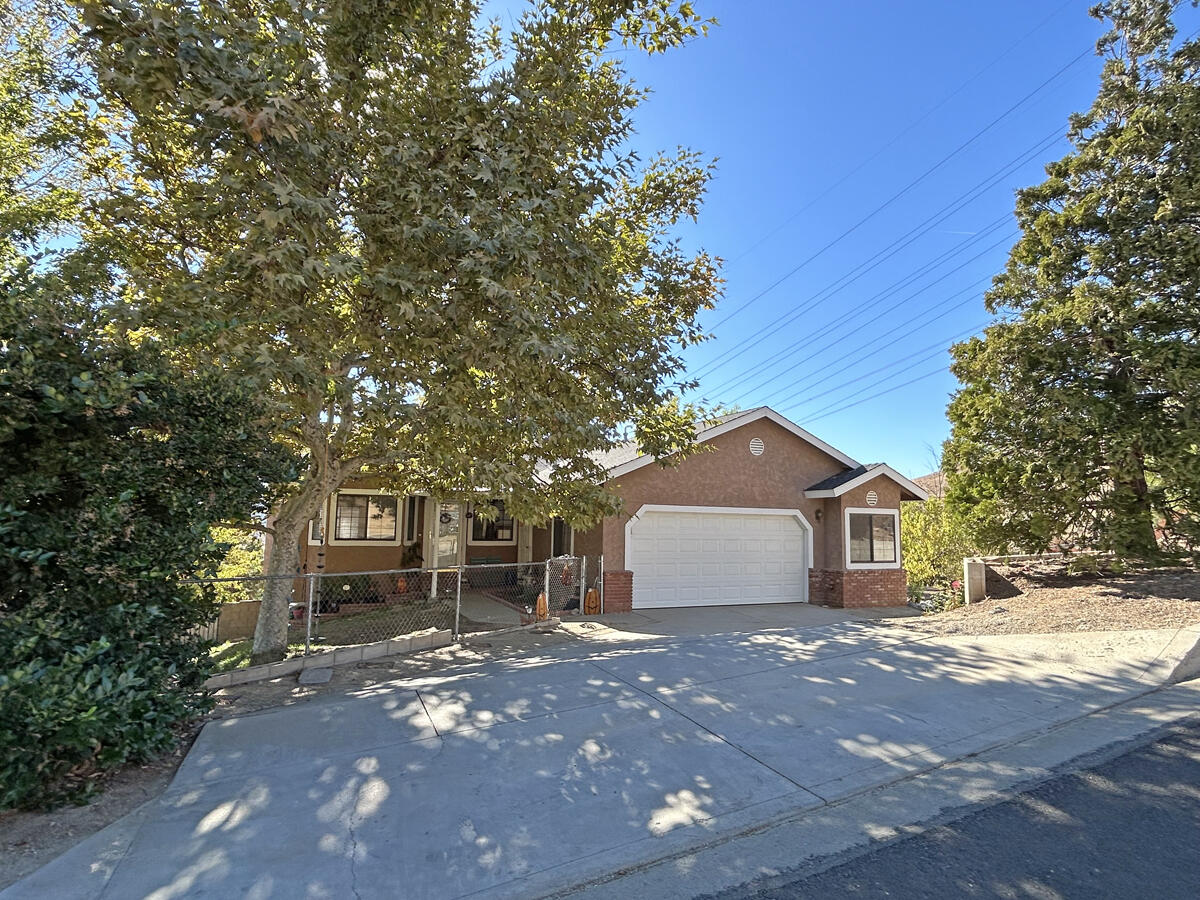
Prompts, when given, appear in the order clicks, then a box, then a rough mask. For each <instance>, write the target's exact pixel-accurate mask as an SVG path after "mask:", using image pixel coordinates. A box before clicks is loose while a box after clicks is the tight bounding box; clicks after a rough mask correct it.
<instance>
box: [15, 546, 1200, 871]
mask: <svg viewBox="0 0 1200 900" xmlns="http://www.w3.org/2000/svg"><path fill="white" fill-rule="evenodd" d="M988 595H989V599H988V600H987V601H985V602H983V603H979V604H974V605H972V606H969V607H961V608H959V609H954V610H950V611H948V612H942V613H936V614H931V615H925V616H914V617H897V618H889V624H892V625H896V626H901V627H914V628H918V629H920V630H923V631H927V632H933V633H935V634H946V635H977V634H978V635H985V634H1039V633H1040V634H1045V633H1053V632H1074V631H1125V630H1134V629H1150V628H1175V627H1181V626H1184V625H1189V624H1191V623H1193V622H1196V621H1200V572H1197V571H1195V570H1189V569H1176V570H1170V571H1162V570H1159V571H1154V572H1130V573H1126V574H1119V575H1117V574H1112V575H1103V574H1101V575H1092V576H1076V575H1069V574H1067V573H1066V572H1065V571H1064V570H1063V568H1062V566H1061V565H1059V564H1047V563H1025V564H1019V565H1014V566H1008V567H997V568H995V569H993V570H991V571H989V574H988ZM577 640H579V638H577V637H575V636H573V635H571V634H570V633H569V632H565V631H563V630H561V629H560V630H557V631H554V632H551V633H548V634H537V633H535V632H518V633H510V634H505V635H480V636H475V637H473V638H472V639H471V640H469V641H468V643H467V644H466V645H465V646H454V645H452V646H450V647H444V648H442V649H440V650H436V651H431V652H426V653H421V654H416V655H413V656H408V657H396V658H393V659H389V660H380V661H379V662H372V663H364V664H361V665H359V666H356V667H340V668H337V669H335V670H334V674H333V679H332V681H331V682H330V683H329V684H326V685H319V686H316V687H304V686H300V685H297V684H296V680H295V678H283V679H278V680H276V681H264V682H258V683H256V684H246V685H239V686H237V687H235V688H230V689H228V690H224V691H219V692H218V693H217V695H216V707H215V708H214V710H213V712H212V713H211V714H210V716H209V718H221V717H224V716H230V715H244V714H246V713H250V712H254V711H256V710H261V709H268V708H271V707H276V706H287V705H290V704H293V703H302V702H304V701H305V700H307V699H310V698H311V697H314V696H317V695H318V694H323V693H330V692H340V691H345V690H352V689H354V688H358V687H367V686H370V685H372V684H376V683H379V682H384V681H390V680H392V679H395V678H399V677H404V676H410V675H416V674H421V673H425V672H432V671H437V670H438V669H441V668H445V667H446V666H449V665H457V664H461V663H467V662H477V661H478V662H482V661H485V660H488V659H497V658H501V657H504V656H511V655H515V654H529V653H536V652H537V651H538V650H540V649H544V648H548V647H553V646H559V645H562V644H566V643H571V642H574V641H577ZM200 724H203V723H198V724H197V727H196V729H195V730H194V731H192V732H191V733H190V735H189V737H188V739H187V741H186V742H184V743H183V744H181V746H180V747H179V748H178V749H177V750H176V751H175V752H174V753H171V754H168V755H167V756H165V757H163V758H162V759H159V760H155V761H153V762H151V763H148V764H146V765H142V766H130V767H127V768H125V769H123V770H121V771H119V772H117V773H116V774H114V775H113V776H112V777H111V778H110V779H108V781H107V783H106V787H105V790H104V792H103V793H102V794H101V795H100V796H98V797H97V798H95V799H94V800H93V801H92V802H91V803H89V804H88V805H87V806H82V807H64V808H61V809H58V810H54V811H51V812H37V813H33V812H8V813H0V888H3V887H5V886H7V885H9V884H11V883H12V882H14V881H16V880H18V879H19V878H22V877H24V876H25V875H27V874H29V873H30V872H32V871H34V870H35V869H37V868H38V867H40V866H41V865H43V864H45V863H47V862H49V861H50V860H51V859H53V858H54V857H56V856H58V855H59V854H60V853H62V852H64V851H65V850H67V849H68V848H69V847H71V846H73V845H74V844H76V843H78V842H79V841H81V840H83V839H84V838H86V837H88V836H89V835H91V834H93V833H94V832H96V831H99V830H100V829H101V828H103V827H104V826H106V825H108V824H109V823H111V822H113V821H116V820H117V819H119V818H120V817H121V816H123V815H125V814H126V813H128V812H130V811H132V810H134V809H136V808H137V807H138V806H139V805H141V804H142V803H145V802H146V801H147V800H150V799H152V798H154V797H156V796H158V794H160V793H161V792H162V791H163V790H164V789H165V788H166V786H167V785H168V784H169V783H170V780H171V776H172V775H173V774H174V772H175V769H176V768H177V767H178V765H179V762H180V761H181V760H182V759H183V756H184V754H185V753H186V752H187V747H188V746H190V743H191V737H194V735H195V732H196V731H198V730H199V725H200Z"/></svg>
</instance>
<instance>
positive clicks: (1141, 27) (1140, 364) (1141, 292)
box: [945, 2, 1200, 556]
mask: <svg viewBox="0 0 1200 900" xmlns="http://www.w3.org/2000/svg"><path fill="white" fill-rule="evenodd" d="M1097 9H1098V10H1099V12H1100V13H1101V14H1103V15H1106V16H1109V17H1110V18H1111V20H1112V23H1113V26H1114V30H1113V31H1112V32H1111V33H1110V34H1109V35H1108V36H1106V37H1105V38H1104V39H1102V41H1101V42H1100V48H1101V49H1102V50H1106V51H1110V52H1112V53H1113V54H1115V55H1114V57H1113V58H1112V59H1110V61H1109V63H1108V65H1107V66H1106V67H1105V70H1104V75H1103V78H1102V83H1101V88H1100V92H1099V95H1098V96H1097V99H1096V102H1095V104H1094V105H1093V106H1092V108H1091V109H1090V110H1089V111H1088V112H1087V113H1086V114H1084V115H1081V116H1076V117H1075V118H1074V119H1073V121H1072V132H1071V136H1072V140H1073V142H1074V144H1075V149H1074V151H1073V152H1072V153H1071V154H1070V155H1069V156H1067V157H1065V158H1064V159H1062V160H1059V161H1058V162H1055V163H1053V164H1051V165H1050V166H1048V167H1047V171H1048V173H1049V175H1050V178H1048V179H1047V180H1046V181H1045V182H1043V183H1042V184H1040V185H1037V186H1035V187H1032V188H1028V189H1026V190H1023V191H1021V192H1020V193H1019V194H1018V198H1017V219H1018V221H1019V223H1020V224H1021V227H1022V229H1023V232H1024V233H1023V236H1022V237H1021V239H1020V240H1019V241H1018V243H1017V245H1016V246H1015V247H1014V248H1013V250H1012V253H1011V255H1010V258H1009V263H1008V266H1007V268H1006V269H1005V271H1004V272H1003V273H1002V274H1001V275H999V276H998V277H997V278H996V280H995V283H994V287H993V289H992V290H991V291H990V292H989V294H988V296H987V305H988V308H989V309H990V310H992V311H993V312H1000V313H1002V314H1004V315H1005V316H1006V318H1007V319H1008V321H1007V322H1004V323H998V324H996V325H993V326H991V327H990V328H989V329H987V331H986V333H985V338H984V339H983V340H976V339H972V340H971V341H970V342H967V343H966V344H960V345H959V346H957V347H956V348H954V355H955V362H954V365H953V371H954V372H955V374H956V375H957V376H958V378H959V380H960V381H961V382H962V385H963V386H962V388H961V389H960V390H959V392H958V393H957V394H956V396H955V397H954V399H953V401H952V402H951V404H950V409H949V417H950V420H951V423H952V426H953V432H952V436H951V439H950V441H949V442H948V443H947V445H946V448H945V458H946V464H947V471H948V475H949V478H950V491H949V493H948V501H949V502H950V503H951V504H952V505H953V506H954V507H955V508H956V509H958V510H959V511H960V512H961V513H963V514H964V515H966V516H968V517H969V519H970V521H971V523H972V526H973V531H974V534H975V536H976V538H977V540H978V541H980V542H981V543H982V544H983V545H984V546H986V547H988V548H994V549H1000V548H1003V547H1008V546H1012V547H1016V548H1020V549H1028V550H1042V549H1046V548H1049V547H1051V546H1064V547H1066V548H1068V549H1069V548H1072V547H1082V548H1088V549H1096V550H1111V551H1114V552H1116V553H1118V554H1120V555H1128V556H1153V555H1155V554H1157V553H1159V552H1162V551H1166V552H1194V550H1195V548H1196V546H1197V543H1198V542H1200V512H1198V511H1200V465H1198V459H1197V445H1198V443H1200V393H1198V392H1197V389H1196V385H1197V384H1198V383H1200V333H1198V332H1200V285H1198V283H1197V272H1200V269H1198V268H1197V266H1196V261H1197V260H1198V259H1200V230H1198V229H1197V228H1196V224H1195V223H1196V222H1197V221H1198V220H1200V185H1198V184H1197V183H1196V181H1195V178H1194V176H1193V174H1192V173H1193V172H1194V171H1195V169H1196V166H1197V165H1198V164H1200V149H1198V147H1197V144H1196V141H1195V140H1194V135H1195V133H1196V132H1195V131H1194V130H1193V129H1195V128H1196V127H1200V68H1198V66H1200V44H1198V43H1197V42H1196V41H1190V42H1186V43H1184V44H1183V45H1181V46H1179V47H1178V48H1176V49H1174V50H1173V49H1172V48H1171V42H1172V39H1173V37H1174V29H1173V27H1172V25H1171V10H1172V4H1171V3H1169V2H1150V3H1143V4H1125V3H1112V4H1101V5H1100V6H1099V7H1098V8H1097Z"/></svg>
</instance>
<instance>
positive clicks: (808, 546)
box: [625, 503, 813, 602]
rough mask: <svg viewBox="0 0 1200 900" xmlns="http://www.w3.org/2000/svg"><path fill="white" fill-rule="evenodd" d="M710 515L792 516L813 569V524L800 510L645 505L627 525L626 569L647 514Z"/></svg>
mask: <svg viewBox="0 0 1200 900" xmlns="http://www.w3.org/2000/svg"><path fill="white" fill-rule="evenodd" d="M656 512H662V513H700V514H704V513H710V514H716V515H731V516H737V515H747V516H790V517H791V518H793V519H795V520H796V521H797V522H798V523H799V525H800V529H801V531H803V532H804V545H805V546H804V557H805V560H804V565H805V568H807V569H809V570H811V569H812V567H813V527H812V524H811V523H810V522H809V521H808V519H807V518H805V516H804V513H803V512H801V511H800V510H799V509H771V508H763V507H757V506H749V507H747V506H674V505H670V504H659V503H645V504H642V506H640V507H639V508H638V510H637V512H635V513H634V514H633V515H632V516H630V518H629V521H628V522H626V523H625V568H626V569H632V568H633V560H632V556H633V553H634V543H635V539H634V535H633V528H634V525H636V524H637V522H638V521H639V519H640V518H641V517H642V516H643V515H645V514H646V513H656ZM805 582H806V583H805V584H804V585H803V591H804V601H805V602H807V601H808V584H807V579H805Z"/></svg>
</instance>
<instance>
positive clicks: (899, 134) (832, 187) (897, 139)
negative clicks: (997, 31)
mask: <svg viewBox="0 0 1200 900" xmlns="http://www.w3.org/2000/svg"><path fill="white" fill-rule="evenodd" d="M1073 5H1074V0H1066V2H1065V3H1063V4H1062V5H1060V6H1059V7H1058V8H1057V9H1055V10H1054V12H1052V13H1050V15H1048V16H1046V18H1044V19H1042V21H1040V22H1038V24H1036V25H1034V26H1033V28H1031V29H1029V31H1027V32H1025V34H1023V35H1022V36H1021V37H1019V38H1018V39H1017V40H1016V41H1015V42H1014V43H1013V44H1011V45H1010V46H1009V47H1008V49H1006V50H1005V51H1004V52H1003V53H1001V54H1000V55H999V56H997V57H996V58H995V59H993V60H992V61H991V62H989V63H988V64H987V65H986V66H984V67H983V68H982V69H979V70H978V71H976V72H975V74H974V75H972V76H971V77H970V78H968V79H967V80H966V81H964V82H962V83H961V84H959V86H958V87H957V88H955V89H954V90H953V91H951V92H950V93H949V94H947V95H946V96H945V97H943V98H942V99H941V100H939V101H938V102H937V103H936V104H934V105H933V106H931V107H930V108H929V109H927V110H926V111H925V112H924V113H923V114H922V115H921V116H920V117H919V118H916V119H914V120H913V121H912V122H910V123H909V125H908V127H907V128H905V129H904V130H903V131H900V132H897V134H896V136H895V137H893V138H892V139H891V140H890V141H888V142H887V143H886V144H884V145H883V146H882V147H880V148H879V149H878V150H876V151H875V152H874V153H872V154H871V155H870V156H868V157H867V158H866V159H864V160H863V161H862V162H860V163H859V164H858V165H857V166H855V167H854V168H853V169H851V170H850V171H849V172H847V173H846V174H845V175H843V176H842V177H841V178H839V179H838V180H837V181H835V182H834V183H833V184H831V185H829V186H828V187H826V188H825V190H823V191H821V193H819V194H817V196H815V197H813V198H812V199H811V200H809V201H808V202H807V203H806V204H804V206H802V207H800V209H798V210H796V211H795V212H794V213H792V215H790V216H788V217H787V218H786V219H784V220H783V221H782V222H780V223H779V224H778V225H776V226H775V227H774V228H772V229H771V230H770V231H768V232H767V233H766V234H764V235H763V236H762V237H760V238H759V239H758V240H756V241H755V242H754V243H753V244H751V245H750V246H749V247H747V248H746V249H745V250H743V251H742V252H741V253H739V254H738V255H737V256H735V257H734V258H733V259H731V260H730V261H729V263H728V264H727V265H728V266H732V265H733V264H734V263H736V262H738V261H739V260H742V259H744V258H745V257H746V256H748V255H749V254H750V253H752V252H753V251H754V250H756V249H758V247H760V246H762V244H763V243H765V242H766V241H768V240H770V239H771V238H773V237H774V236H775V235H777V234H778V233H779V232H780V231H782V230H783V229H784V228H786V227H787V226H788V225H790V224H792V222H794V221H796V220H797V219H798V218H800V216H801V215H803V214H804V213H805V212H807V211H808V210H809V209H811V208H812V207H813V206H814V205H815V204H816V203H818V202H819V201H821V200H823V199H825V198H826V197H828V196H829V195H830V194H832V193H833V192H834V191H835V190H837V189H838V188H839V187H841V186H842V185H843V184H845V183H846V182H847V181H849V180H850V179H851V178H853V177H854V176H855V175H857V174H858V173H859V172H861V171H862V170H863V169H865V168H866V167H867V166H868V165H870V164H871V163H873V162H874V161H875V160H877V159H879V157H881V156H883V154H884V153H886V152H887V151H888V150H890V149H892V147H894V146H896V144H898V143H900V140H901V139H902V138H903V137H904V136H905V135H907V134H908V133H909V132H910V131H912V130H913V129H915V128H916V127H917V126H918V125H920V124H921V123H922V122H924V121H925V120H926V119H928V118H929V117H930V116H932V115H933V114H934V113H935V112H937V111H938V110H939V109H941V108H942V107H943V106H945V105H946V104H947V103H949V102H950V101H951V100H953V99H954V98H955V97H957V96H958V95H959V94H961V93H962V92H963V91H964V90H966V89H967V87H968V85H970V84H973V83H974V82H975V81H977V80H978V79H979V77H980V76H981V75H983V73H984V72H986V71H988V70H989V69H991V68H992V67H993V66H995V65H996V64H997V63H998V62H1000V61H1001V60H1002V59H1004V58H1005V57H1007V56H1008V55H1009V54H1010V53H1012V52H1013V51H1014V50H1016V49H1017V48H1018V47H1019V46H1021V45H1022V44H1023V43H1025V42H1026V41H1027V40H1029V39H1030V38H1031V37H1033V35H1034V34H1035V33H1037V32H1038V31H1040V30H1041V29H1042V28H1044V27H1045V25H1046V23H1047V22H1049V21H1050V20H1051V19H1053V18H1054V17H1055V16H1057V15H1058V14H1059V13H1060V12H1062V11H1063V10H1064V9H1066V8H1067V7H1068V6H1073Z"/></svg>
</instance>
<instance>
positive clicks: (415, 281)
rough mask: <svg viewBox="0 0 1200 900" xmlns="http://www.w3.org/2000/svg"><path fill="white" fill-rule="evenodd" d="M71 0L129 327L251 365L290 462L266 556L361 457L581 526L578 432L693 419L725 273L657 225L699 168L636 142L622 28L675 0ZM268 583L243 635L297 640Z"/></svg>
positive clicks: (590, 436) (403, 474) (675, 30)
mask: <svg viewBox="0 0 1200 900" xmlns="http://www.w3.org/2000/svg"><path fill="white" fill-rule="evenodd" d="M78 6H79V7H80V9H81V10H82V13H83V17H84V20H85V22H86V25H87V28H88V34H89V36H90V39H91V46H92V58H93V60H94V63H95V66H96V68H97V71H98V73H99V76H100V79H101V84H102V85H103V89H104V99H105V102H106V103H107V104H110V105H111V108H112V109H113V110H115V111H116V112H114V114H120V115H124V116H126V117H127V120H128V122H129V127H130V130H129V142H128V146H127V147H126V153H127V157H128V161H129V163H128V164H129V167H130V171H131V179H132V180H131V189H130V192H129V194H128V196H127V197H126V198H125V199H124V200H123V201H121V202H114V203H109V204H107V205H103V206H97V207H96V208H95V209H94V211H93V212H94V230H95V235H96V239H97V240H103V241H106V242H108V243H110V244H115V245H119V246H123V247H126V248H129V250H128V253H127V258H126V261H125V270H126V271H127V272H128V273H129V294H128V298H127V300H128V312H129V313H130V319H131V323H130V327H131V328H133V327H137V328H147V329H152V330H154V331H155V332H157V333H158V334H160V335H171V336H172V339H173V340H175V341H176V343H177V344H178V345H179V350H178V352H179V353H180V354H181V355H183V356H184V357H186V358H191V359H201V358H204V359H217V360H220V361H221V362H222V364H224V365H226V366H228V367H230V368H231V369H236V370H240V371H251V372H253V373H255V374H257V375H258V376H259V377H260V379H261V383H262V385H263V388H262V389H263V392H264V396H266V397H269V398H270V400H271V402H272V403H273V404H274V405H275V409H276V422H277V425H278V433H279V434H280V435H281V436H284V437H286V438H287V439H289V440H291V441H292V442H293V443H294V444H295V445H296V446H297V447H299V448H300V449H301V451H302V452H303V453H304V454H305V458H306V459H307V470H306V472H305V473H304V475H303V477H301V478H300V479H299V480H298V481H297V482H296V484H295V485H293V487H292V489H291V491H290V493H289V494H288V496H287V497H286V498H285V500H284V501H283V502H282V503H281V504H280V505H279V506H278V508H277V509H276V510H275V515H274V520H273V530H274V546H275V548H276V550H275V552H274V553H273V554H272V556H271V562H270V569H271V571H272V572H273V573H274V574H281V575H282V574H288V573H291V572H294V571H295V567H296V565H297V556H296V552H297V551H296V550H295V548H296V547H297V543H298V539H299V536H300V534H301V532H302V530H303V529H304V527H305V525H306V523H307V522H308V520H309V519H310V518H311V517H312V516H314V515H315V513H316V512H317V510H318V508H319V504H320V503H321V501H322V499H323V497H324V496H325V495H326V494H327V493H328V492H329V491H330V490H332V489H334V488H336V487H337V486H338V485H340V484H342V483H343V482H344V481H345V480H346V479H347V478H349V477H351V476H353V475H355V474H356V473H359V472H361V471H363V470H368V471H371V472H373V473H375V474H376V475H378V476H379V477H381V478H384V479H386V480H387V482H388V483H389V485H390V486H391V487H392V488H393V489H396V490H400V491H415V490H427V491H431V492H433V493H434V494H435V495H440V496H454V495H462V494H467V493H471V492H473V491H476V490H479V489H486V490H488V491H491V492H494V493H495V494H499V495H504V496H506V497H507V498H508V500H509V503H510V508H512V509H513V510H514V511H515V512H516V513H517V514H518V515H524V516H527V517H530V518H533V519H539V518H543V517H545V516H547V515H550V514H554V513H564V514H566V515H568V516H569V517H570V518H572V519H574V520H576V521H577V522H580V523H582V522H585V521H589V520H590V521H594V520H595V519H597V518H598V517H600V516H601V515H603V514H605V513H607V512H610V511H612V510H613V501H612V499H611V498H610V497H608V496H606V495H605V494H604V493H603V491H602V490H601V489H600V488H599V487H598V483H599V481H600V475H601V473H600V471H599V470H598V468H597V466H596V464H595V463H594V462H592V460H591V457H590V455H589V454H591V453H593V452H594V451H597V450H603V449H605V448H607V447H610V446H612V445H613V444H614V443H615V442H616V441H618V440H619V439H620V438H621V435H622V431H623V429H625V428H627V427H628V425H629V423H632V424H633V426H634V427H635V429H636V435H637V438H638V440H639V441H640V442H641V444H642V446H643V447H644V448H645V449H646V450H648V451H650V452H654V453H657V454H666V453H669V452H672V451H675V450H678V449H680V448H685V447H686V446H687V445H688V444H689V443H690V441H691V439H692V433H693V432H692V428H693V420H694V418H695V413H696V411H695V410H693V409H692V408H690V407H687V406H684V405H682V404H680V403H678V402H677V400H676V397H677V396H678V390H677V388H678V387H680V386H681V384H679V383H678V382H679V379H680V378H681V372H682V365H681V361H680V358H679V356H678V351H679V349H680V348H681V347H683V346H685V345H687V344H688V343H689V342H692V341H695V340H698V339H700V338H701V334H700V332H699V330H698V328H697V325H696V315H697V313H698V311H699V310H701V309H702V308H704V307H706V306H708V305H710V304H711V303H712V302H713V300H714V297H715V296H716V294H717V292H718V289H719V279H718V276H717V272H716V265H715V262H714V260H713V259H711V258H710V257H709V256H707V255H706V254H704V253H696V254H690V253H686V252H684V250H683V249H682V248H681V247H680V245H679V244H678V243H677V241H675V240H674V239H673V238H672V229H673V226H674V225H675V224H676V223H677V222H678V221H679V220H680V219H681V218H682V217H692V216H695V215H696V213H697V209H698V205H699V203H700V200H701V198H702V195H703V192H704V189H705V185H706V182H707V180H708V177H709V166H708V165H707V164H705V163H703V162H702V161H701V160H700V159H699V158H698V157H697V155H696V154H695V153H693V152H690V151H686V150H680V151H678V152H677V153H675V154H672V155H664V156H660V157H656V158H654V159H651V160H649V161H645V162H643V161H641V160H639V159H638V157H637V155H636V154H634V153H633V152H630V151H629V150H628V148H627V139H628V138H629V136H630V134H631V130H632V119H631V115H632V113H633V111H634V109H635V108H636V107H637V105H638V104H639V102H640V101H641V100H642V99H643V97H644V96H645V93H644V91H643V90H641V89H639V88H637V87H636V86H635V85H633V84H632V82H631V81H630V80H629V78H628V77H627V76H626V75H625V74H624V73H623V71H622V68H621V65H620V61H619V57H618V55H616V54H613V53H610V52H609V50H610V48H611V47H612V46H614V44H615V45H618V46H623V47H624V48H627V49H637V50H641V51H645V52H650V53H653V52H659V51H663V50H667V49H669V48H672V47H675V46H678V45H680V44H682V43H684V42H685V41H686V40H687V39H689V38H690V37H692V36H694V35H696V34H698V33H699V32H700V31H702V30H703V29H704V28H705V27H706V23H705V22H704V21H702V20H700V19H699V18H698V17H697V16H696V14H695V13H694V12H693V11H692V9H691V6H690V4H688V3H675V2H668V0H556V2H549V0H545V2H543V0H538V2H532V3H530V4H529V6H528V8H527V9H526V11H525V12H524V13H523V14H522V15H521V17H520V20H519V22H518V23H517V24H516V25H515V26H514V27H513V29H512V30H511V32H509V33H507V34H506V33H504V32H503V31H502V29H501V28H500V26H499V25H498V24H497V23H489V22H484V21H481V18H480V9H479V5H478V4H477V3H475V2H473V0H391V2H381V0H335V2H330V3H311V2H303V0H302V2H294V3H280V2H271V0H243V2H234V3H229V2H210V0H191V2H187V3H178V2H174V0H170V2H168V0H105V2H99V0H94V2H93V0H79V2H78ZM548 461H550V462H551V463H552V465H550V466H549V467H548V466H547V462H548ZM276 588H277V589H275V590H269V591H268V593H267V597H266V602H264V604H263V607H262V614H261V617H260V620H259V623H258V629H257V631H256V634H255V638H254V654H253V658H254V660H255V661H263V660H268V659H273V658H277V657H278V656H280V655H281V654H282V653H283V651H284V647H285V639H286V603H285V599H286V598H285V593H286V590H287V588H288V585H287V584H286V583H284V582H283V580H282V579H281V580H280V583H279V584H277V585H276Z"/></svg>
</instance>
